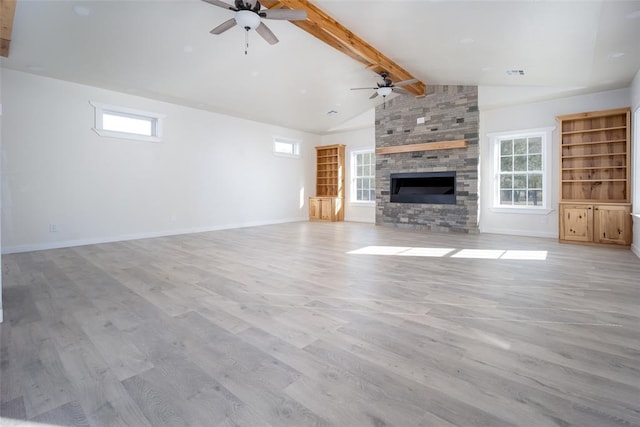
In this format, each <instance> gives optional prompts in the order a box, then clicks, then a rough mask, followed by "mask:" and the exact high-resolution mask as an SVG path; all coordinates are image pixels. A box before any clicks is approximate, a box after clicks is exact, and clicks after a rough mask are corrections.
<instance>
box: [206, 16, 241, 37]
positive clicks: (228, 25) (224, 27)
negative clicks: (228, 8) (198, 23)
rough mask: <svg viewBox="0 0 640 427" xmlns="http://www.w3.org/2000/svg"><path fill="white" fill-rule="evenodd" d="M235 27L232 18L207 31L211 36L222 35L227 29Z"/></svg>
mask: <svg viewBox="0 0 640 427" xmlns="http://www.w3.org/2000/svg"><path fill="white" fill-rule="evenodd" d="M235 26H236V20H235V19H234V18H231V19H229V20H228V21H224V22H223V23H222V24H220V25H218V26H217V27H215V28H214V29H213V30H211V31H209V32H210V33H211V34H222V33H224V32H225V31H227V30H228V29H229V28H233V27H235Z"/></svg>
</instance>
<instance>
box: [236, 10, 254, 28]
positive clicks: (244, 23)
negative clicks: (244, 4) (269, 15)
mask: <svg viewBox="0 0 640 427" xmlns="http://www.w3.org/2000/svg"><path fill="white" fill-rule="evenodd" d="M234 18H235V20H236V23H237V24H238V25H240V26H241V27H242V28H244V29H245V30H247V31H249V30H255V29H256V28H258V25H260V16H258V14H257V13H255V12H252V11H250V10H239V11H237V12H236V14H235V17H234Z"/></svg>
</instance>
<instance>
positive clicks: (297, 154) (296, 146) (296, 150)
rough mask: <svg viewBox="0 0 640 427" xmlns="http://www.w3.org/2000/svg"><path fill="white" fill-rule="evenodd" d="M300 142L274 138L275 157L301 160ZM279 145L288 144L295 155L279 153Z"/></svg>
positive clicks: (279, 137) (278, 137)
mask: <svg viewBox="0 0 640 427" xmlns="http://www.w3.org/2000/svg"><path fill="white" fill-rule="evenodd" d="M300 142H301V141H300V140H298V139H292V138H283V137H281V136H274V137H273V154H274V155H275V156H279V157H290V158H295V159H298V158H300ZM278 144H287V145H289V146H291V151H292V153H293V154H291V153H284V152H282V151H278V150H277V146H278Z"/></svg>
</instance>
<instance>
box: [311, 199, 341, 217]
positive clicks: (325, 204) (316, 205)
mask: <svg viewBox="0 0 640 427" xmlns="http://www.w3.org/2000/svg"><path fill="white" fill-rule="evenodd" d="M342 211H343V209H342V199H340V198H338V197H309V219H310V220H311V221H342V220H343V219H344V218H343V217H341V216H340V213H341V212H342Z"/></svg>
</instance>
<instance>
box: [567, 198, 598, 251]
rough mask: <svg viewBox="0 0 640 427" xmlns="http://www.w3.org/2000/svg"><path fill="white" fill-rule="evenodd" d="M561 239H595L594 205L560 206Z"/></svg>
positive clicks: (588, 240)
mask: <svg viewBox="0 0 640 427" xmlns="http://www.w3.org/2000/svg"><path fill="white" fill-rule="evenodd" d="M560 210H561V212H560V240H568V241H573V242H591V241H593V206H591V205H561V206H560Z"/></svg>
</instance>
